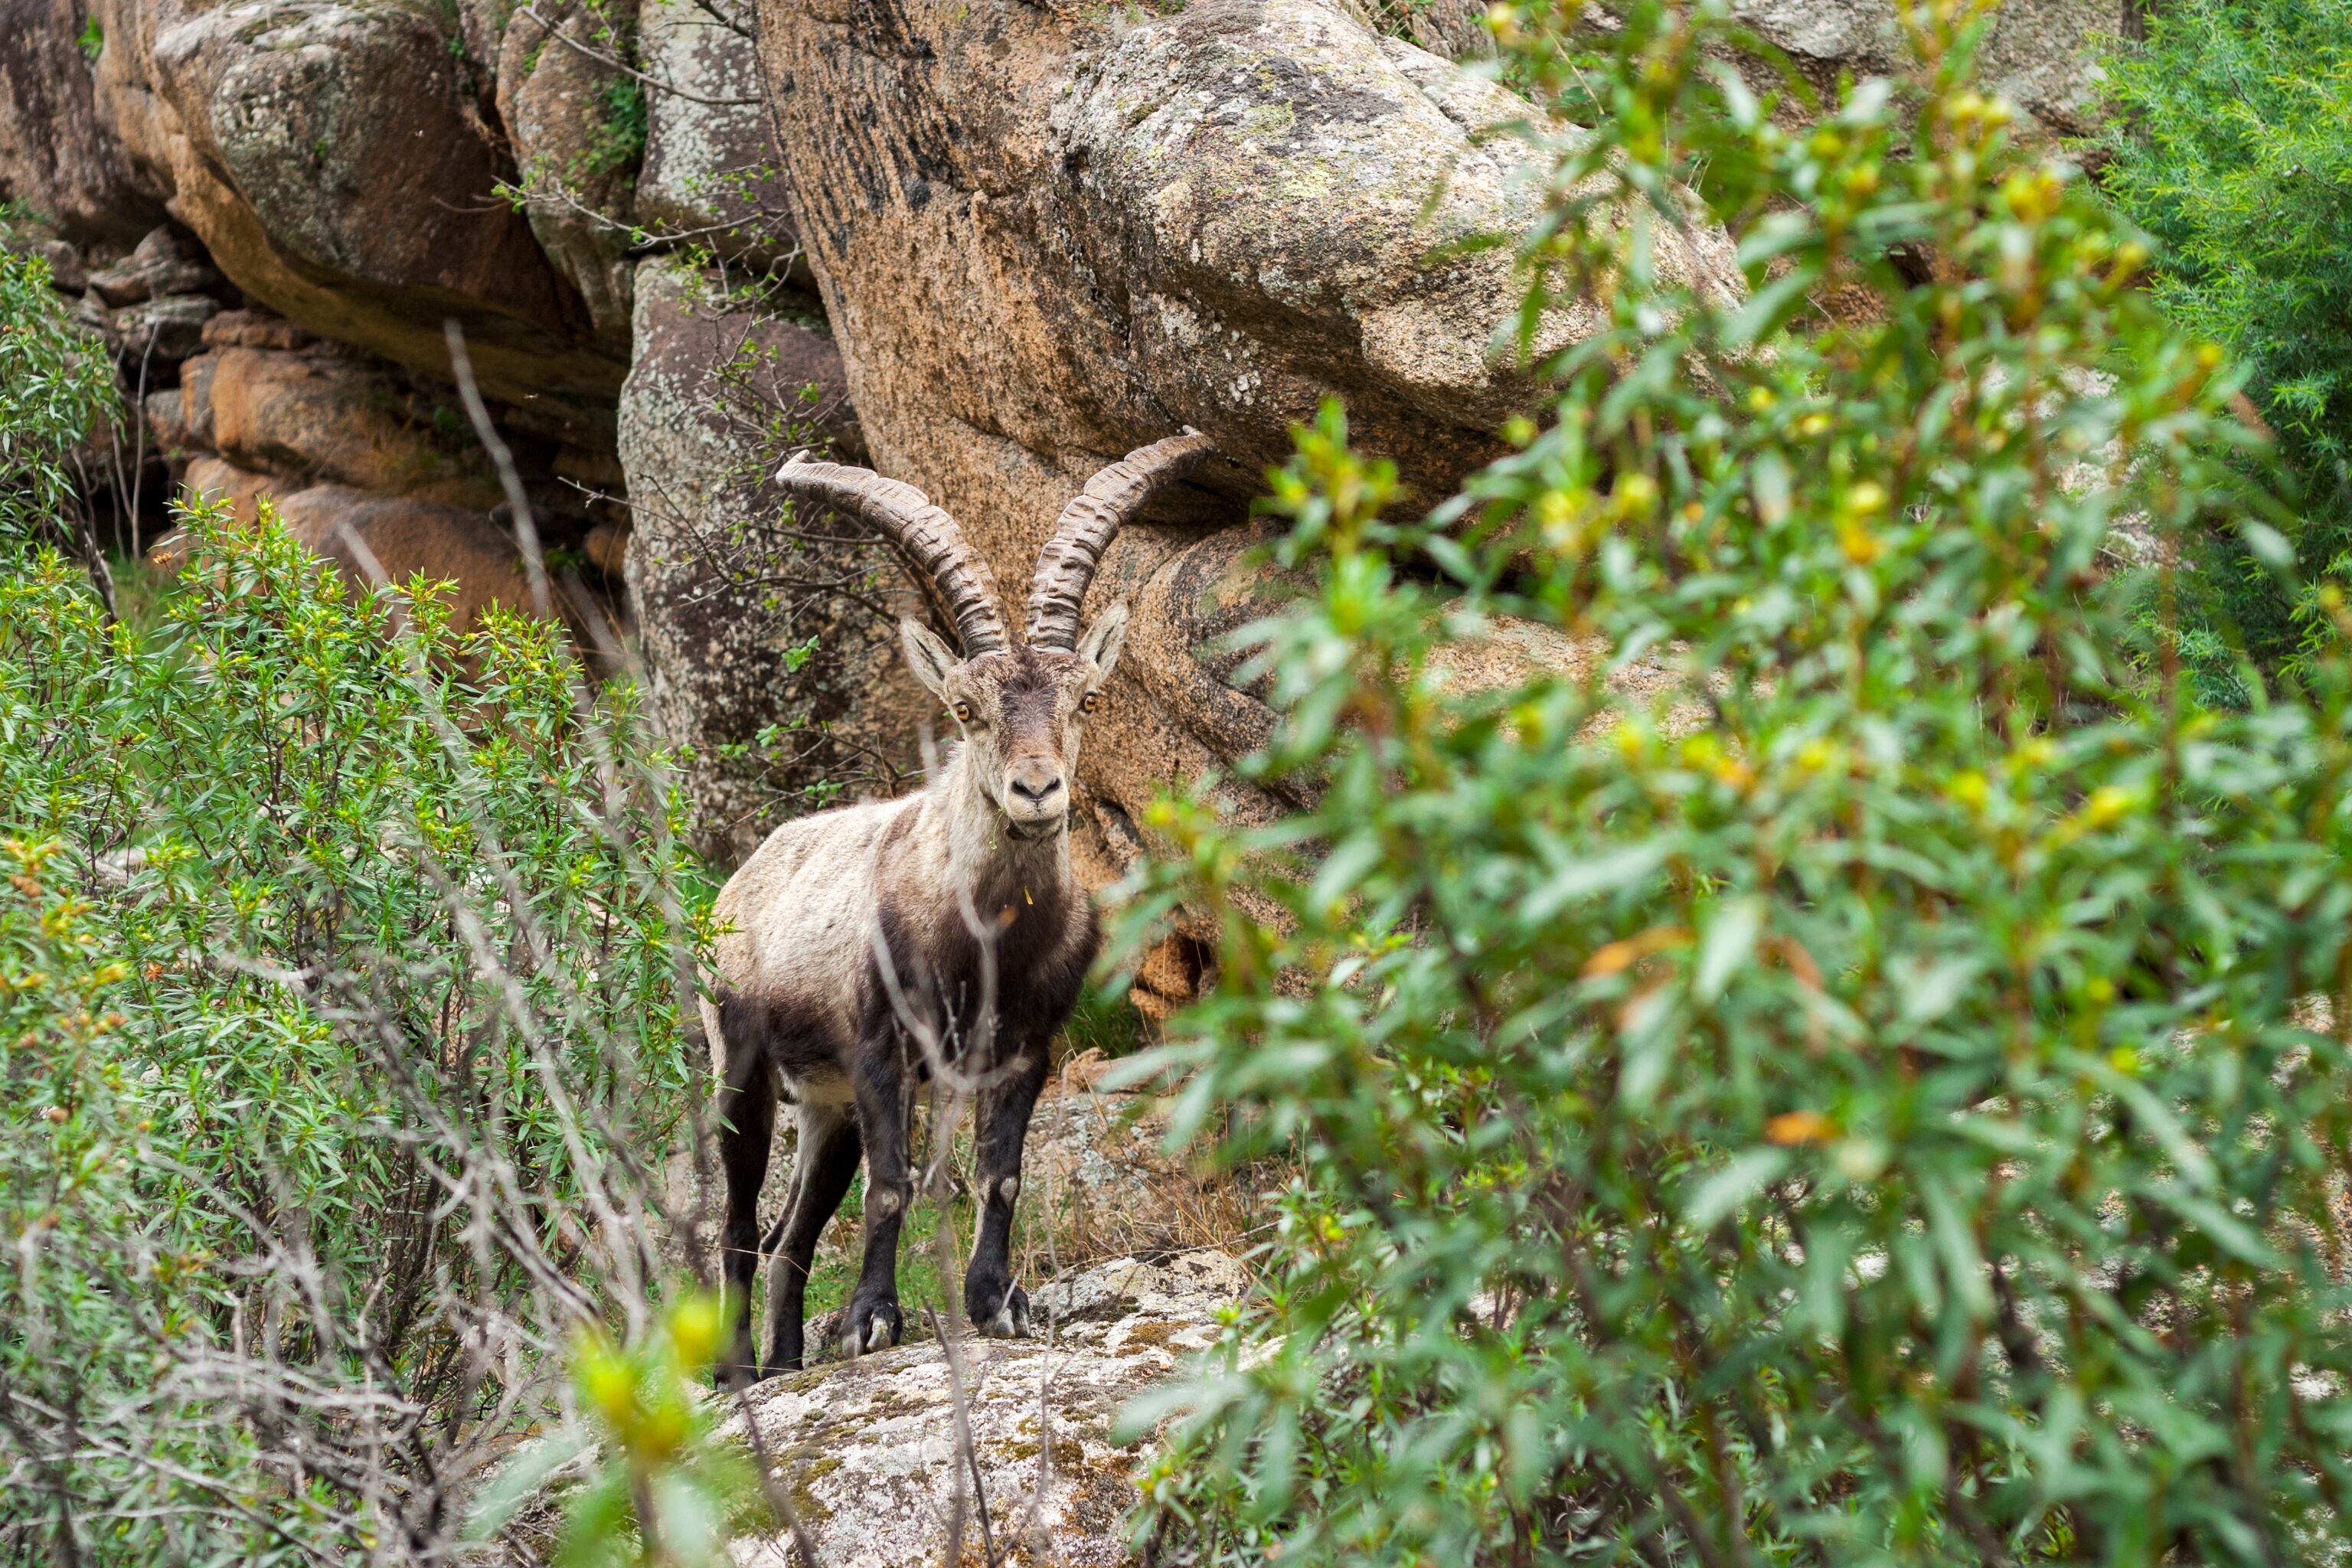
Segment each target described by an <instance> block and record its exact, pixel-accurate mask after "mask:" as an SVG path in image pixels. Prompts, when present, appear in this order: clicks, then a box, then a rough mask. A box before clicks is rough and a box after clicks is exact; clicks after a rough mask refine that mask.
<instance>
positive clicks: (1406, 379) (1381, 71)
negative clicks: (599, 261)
mask: <svg viewBox="0 0 2352 1568" xmlns="http://www.w3.org/2000/svg"><path fill="white" fill-rule="evenodd" d="M761 22H762V26H761V49H762V53H763V63H764V67H765V73H766V78H767V79H768V81H769V82H770V84H771V86H772V90H773V91H774V93H775V120H776V124H777V127H778V131H779V134H780V138H781V141H782V147H783V151H784V153H785V161H786V165H787V170H788V173H789V174H790V176H791V180H792V184H793V191H794V196H795V200H796V202H797V203H798V211H799V215H800V218H801V237H802V239H803V243H804V244H805V245H806V246H807V247H808V248H809V253H810V257H811V258H812V261H813V263H814V267H815V269H816V272H817V275H818V278H819V279H820V282H821V283H822V285H823V289H824V297H825V303H826V307H827V314H828V316H829V318H830V320H831V321H832V324H833V328H834V331H835V333H836V335H837V337H838V339H839V341H840V342H841V344H842V353H843V358H844V362H845V366H846V369H847V373H848V378H849V384H850V388H851V391H852V393H853V395H854V396H855V398H856V404H857V408H858V413H859V417H860V421H861V424H862V426H863V427H864V429H865V431H866V439H867V442H868V445H869V446H870V447H872V449H873V451H874V453H875V456H876V458H877V463H876V467H877V468H880V469H881V470H882V471H883V472H885V473H888V474H890V475H892V476H894V477H897V478H900V479H907V480H908V481H909V482H911V483H914V484H915V485H917V486H918V487H919V488H920V489H923V490H925V491H926V492H927V493H929V495H930V496H931V497H932V498H933V499H934V500H938V501H939V502H940V504H941V505H943V506H945V507H946V508H947V509H948V510H950V512H952V513H953V514H954V515H955V516H956V517H957V518H958V519H959V521H961V522H962V524H963V526H964V528H965V530H966V531H967V532H969V533H970V534H971V536H972V538H973V540H974V542H976V543H977V544H978V546H979V547H980V549H981V550H982V552H983V553H985V554H986V555H987V556H988V557H989V558H990V562H991V564H992V567H993V568H994V571H995V573H996V575H997V578H998V580H999V581H1000V582H1001V583H1003V584H1006V585H1007V588H1008V591H1009V594H1010V596H1011V597H1013V599H1014V600H1015V602H1016V605H1017V603H1018V601H1019V599H1020V598H1021V597H1022V596H1023V593H1024V589H1025V585H1026V584H1027V582H1028V579H1029V575H1030V573H1031V570H1032V567H1033V563H1034V559H1035V555H1036V552H1037V549H1038V547H1039V546H1040V545H1041V544H1042V543H1043V542H1044V540H1045V535H1046V533H1047V531H1049V530H1050V528H1051V526H1052V523H1053V520H1054V518H1055V514H1056V513H1057V512H1058V510H1060V508H1061V506H1062V504H1063V503H1064V501H1065V500H1067V498H1068V497H1069V496H1070V495H1071V494H1072V493H1073V492H1074V491H1075V490H1076V489H1077V488H1078V486H1079V485H1080V484H1081V483H1083V482H1084V480H1085V479H1086V478H1087V475H1088V474H1090V473H1091V472H1093V470H1094V469H1095V468H1097V467H1099V466H1100V465H1101V464H1102V463H1104V462H1106V461H1108V460H1109V459H1111V458H1116V457H1117V456H1118V455H1119V454H1121V453H1122V452H1124V451H1126V450H1127V449H1129V447H1134V446H1137V445H1140V444H1141V443H1142V442H1144V441H1146V440H1150V439H1154V438H1157V437H1161V436H1165V435H1168V434H1171V433H1172V432H1173V431H1174V430H1175V429H1176V428H1177V427H1178V426H1181V425H1187V424H1189V425H1192V426H1197V427H1199V428H1200V429H1202V430H1203V431H1205V432H1207V433H1208V434H1209V435H1211V436H1212V437H1214V438H1215V439H1216V441H1217V442H1218V445H1219V447H1220V449H1221V451H1222V452H1223V454H1224V456H1225V459H1226V460H1225V461H1224V463H1223V464H1222V465H1218V466H1212V467H1211V468H1208V469H1205V470H1203V471H1202V473H1201V474H1200V475H1199V476H1197V477H1196V479H1195V480H1194V481H1193V482H1192V484H1190V485H1188V486H1185V487H1181V488H1179V489H1175V490H1173V491H1171V492H1167V493H1164V494H1163V496H1162V497H1161V498H1160V501H1159V502H1158V503H1157V504H1156V505H1155V507H1154V509H1153V510H1151V511H1150V512H1149V513H1148V514H1147V515H1146V516H1145V518H1144V519H1143V520H1142V522H1141V524H1140V525H1139V526H1137V527H1133V528H1130V529H1129V531H1128V532H1127V534H1126V535H1125V536H1124V537H1123V538H1122V539H1121V541H1120V542H1119V543H1118V545H1117V546H1115V547H1114V549H1113V550H1112V552H1111V553H1110V555H1109V557H1108V560H1107V561H1106V563H1105V566H1104V569H1103V572H1102V574H1101V575H1100V577H1099V578H1098V579H1097V586H1096V588H1095V601H1094V602H1095V603H1096V604H1097V605H1100V604H1102V603H1104V602H1107V601H1108V599H1109V598H1111V597H1113V596H1115V595H1121V594H1129V595H1133V594H1139V593H1142V592H1143V591H1144V590H1145V589H1146V585H1147V584H1151V583H1152V582H1153V581H1154V579H1155V577H1156V576H1157V574H1160V572H1161V570H1162V569H1163V568H1164V567H1166V566H1167V565H1168V563H1170V561H1171V558H1173V557H1175V556H1176V555H1178V554H1179V553H1180V552H1184V551H1186V550H1188V549H1191V548H1192V547H1194V546H1196V545H1198V544H1200V542H1202V540H1203V539H1204V538H1208V537H1211V536H1213V535H1218V534H1221V533H1222V532H1224V531H1231V530H1233V529H1234V528H1235V527H1237V526H1238V525H1240V524H1241V523H1242V522H1243V521H1244V515H1245V502H1246V500H1247V498H1248V497H1249V496H1251V495H1252V494H1254V493H1255V490H1256V488H1257V484H1258V479H1257V476H1258V474H1259V473H1260V472H1261V471H1262V470H1263V469H1264V468H1265V467H1266V466H1268V465H1270V464H1273V463H1276V462H1279V461H1281V460H1282V459H1283V458H1285V457H1286V456H1287V454H1288V451H1289V436H1288V430H1289V426H1291V425H1293V424H1294V423H1297V422H1298V421H1301V420H1305V419H1307V418H1309V417H1311V416H1313V414H1314V413H1315V410H1316V408H1317V406H1318V404H1319V403H1320V402H1321V401H1322V400H1323V399H1324V398H1325V397H1327V396H1334V395H1336V396H1338V397H1340V398H1342V399H1343V400H1344V401H1345V402H1346V404H1347V407H1348V412H1349V423H1350V427H1351V430H1352V432H1353V433H1354V435H1355V437H1357V439H1358V440H1359V441H1360V443H1361V444H1362V445H1364V446H1365V447H1368V448H1370V449H1371V450H1374V451H1378V452H1381V453H1383V454H1386V455H1389V456H1391V457H1393V458H1395V460H1396V462H1397V464H1398V467H1399V469H1400V473H1401V476H1402V479H1403V480H1404V482H1405V484H1406V485H1407V486H1408V487H1409V494H1410V495H1411V496H1412V497H1417V498H1419V499H1420V500H1424V501H1432V500H1436V499H1438V498H1440V497H1442V496H1444V495H1445V494H1447V493H1449V492H1450V491H1451V489H1453V487H1454V485H1455V484H1456V483H1457V482H1458V480H1459V479H1461V478H1462V477H1463V476H1464V475H1465V474H1466V473H1468V472H1470V471H1471V470H1472V469H1474V468H1476V467H1478V466H1479V465H1481V464H1482V463H1484V462H1486V460H1488V459H1489V458H1491V457H1493V456H1494V455H1496V452H1497V451H1498V449H1499V443H1498V440H1497V437H1496V431H1497V429H1498V427H1499V426H1500V425H1501V424H1502V422H1503V421H1504V420H1505V419H1506V418H1507V416H1509V415H1510V414H1512V413H1513V412H1515V411H1516V410H1517V409H1518V408H1520V407H1521V406H1523V405H1525V404H1527V403H1528V401H1529V400H1530V399H1531V398H1532V397H1533V395H1534V389H1533V386H1532V384H1531V383H1530V382H1529V380H1528V378H1527V377H1526V376H1525V375H1524V374H1521V373H1520V372H1519V370H1518V369H1517V365H1516V364H1515V363H1514V361H1513V360H1512V358H1511V356H1510V355H1509V354H1508V353H1506V352H1498V351H1497V349H1496V336H1497V331H1498V329H1501V328H1503V327H1504V325H1505V323H1506V322H1507V321H1509V320H1510V319H1511V317H1512V315H1513V312H1514V311H1515V310H1516V309H1517V302H1518V300H1519V292H1520V291H1519V289H1518V287H1517V282H1516V280H1515V279H1514V276H1513V269H1512V262H1511V260H1510V258H1509V256H1508V254H1507V252H1496V251H1492V250H1488V251H1483V252H1469V253H1465V252H1461V251H1448V250H1447V249H1446V248H1445V247H1447V245H1448V244H1449V242H1452V241H1456V240H1461V239H1465V238H1468V237H1473V236H1476V235H1480V234H1488V233H1504V234H1509V233H1513V232H1516V231H1517V230H1519V229H1520V228H1522V227H1523V226H1525V225H1526V224H1527V223H1528V222H1529V221H1530V219H1531V218H1532V216H1534V214H1535V212H1536V210H1537V205H1538V199H1539V197H1538V192H1537V191H1536V190H1535V189H1533V188H1532V187H1531V186H1530V185H1528V184H1527V183H1526V182H1525V181H1524V179H1523V178H1522V177H1521V176H1520V175H1519V174H1518V172H1517V168H1516V166H1515V163H1514V160H1513V158H1512V156H1511V153H1510V150H1509V146H1508V144H1507V142H1497V141H1492V140H1488V139H1486V138H1484V137H1482V136H1481V134H1480V133H1481V132H1485V131H1486V130H1487V129H1488V128H1490V127H1491V126H1493V125H1494V124H1496V122H1497V121H1503V120H1507V119H1509V118H1511V117H1513V116H1515V115H1520V116H1523V115H1527V114H1528V113H1531V112H1532V111H1531V110H1529V109H1528V106H1527V105H1526V104H1525V103H1524V102H1521V101H1519V100H1516V99H1513V98H1511V97H1510V95H1509V94H1507V93H1505V92H1504V91H1503V90H1502V89H1499V88H1497V87H1495V86H1494V85H1493V84H1492V83H1489V82H1486V81H1483V80H1480V79H1475V78H1473V77H1471V76H1469V75H1467V74H1466V73H1465V72H1464V71H1462V70H1461V69H1459V68H1456V67H1454V66H1453V65H1452V64H1450V63H1448V62H1447V61H1445V60H1444V59H1442V58H1438V57H1437V56H1434V55H1432V54H1429V53H1427V52H1425V51H1423V50H1422V49H1420V48H1417V47H1414V46H1412V45H1411V44H1408V43H1405V42H1403V41H1402V40H1399V39H1395V38H1382V37H1379V36H1378V35H1376V34H1375V33H1374V32H1373V31H1372V30H1371V29H1370V27H1368V26H1366V25H1365V24H1364V23H1363V22H1362V21H1361V20H1360V19H1358V18H1357V17H1356V16H1351V15H1349V14H1347V13H1345V12H1343V11H1341V10H1340V9H1338V8H1336V7H1335V5H1332V4H1330V3H1328V0H1196V3H1195V4H1192V5H1186V6H1185V7H1183V8H1182V9H1181V10H1178V11H1171V12H1168V13H1165V14H1162V13H1159V12H1146V13H1136V12H1132V11H1129V12H1114V13H1112V14H1110V15H1108V16H1105V15H1103V14H1101V13H1098V12H1091V11H1087V12H1081V11H1078V10H1076V9H1075V8H1070V7H1055V6H1041V5H1028V4H1024V3H1022V0H981V3H978V4H972V3H968V0H906V3H899V0H887V3H886V0H824V3H819V0H761ZM1660 264H1661V265H1662V266H1663V267H1664V268H1666V269H1668V270H1669V271H1675V272H1679V273H1681V274H1682V275H1684V276H1685V277H1688V278H1690V279H1693V280H1695V281H1697V282H1700V283H1702V284H1704V285H1706V286H1711V287H1717V288H1722V289H1735V288H1737V287H1738V272H1737V268H1735V266H1734V265H1733V260H1732V257H1731V253H1730V248H1729V246H1728V243H1727V240H1726V239H1725V237H1723V236H1721V235H1720V234H1709V233H1706V232H1704V231H1702V232H1700V233H1699V234H1698V235H1696V237H1694V238H1693V239H1692V240H1691V241H1689V242H1687V243H1685V241H1683V240H1681V239H1679V238H1675V237H1668V238H1667V239H1666V240H1665V241H1664V246H1663V249H1662V252H1661V258H1660ZM1600 320H1601V312H1600V310H1599V307H1598V306H1597V305H1595V304H1593V303H1591V302H1589V301H1587V302H1577V303H1574V304H1572V305H1570V307H1569V308H1567V309H1564V310H1561V311H1559V312H1558V313H1557V314H1556V315H1555V317H1554V319H1553V320H1551V321H1549V322H1548V323H1547V325H1546V337H1547V341H1548V342H1549V343H1558V342H1565V341H1567V340H1569V339H1570V338H1572V337H1574V336H1576V335H1578V334H1580V333H1583V332H1586V331H1591V330H1592V329H1593V327H1594V326H1596V325H1597V324H1598V322H1599V321H1600ZM1407 504H1410V502H1408V503H1407ZM1229 543H1230V542H1229ZM1217 549H1218V550H1219V551H1220V552H1222V551H1223V550H1225V549H1226V546H1225V545H1220V546H1218V547H1217ZM1237 569H1238V568H1236V567H1234V564H1233V563H1232V562H1230V561H1227V560H1225V559H1224V558H1223V555H1222V554H1221V555H1220V557H1219V560H1218V561H1217V562H1215V563H1206V562H1196V563H1194V565H1193V566H1191V567H1183V568H1178V569H1177V570H1178V571H1179V572H1180V573H1182V574H1189V576H1191V577H1202V578H1203V580H1206V579H1208V578H1220V577H1223V575H1225V574H1227V573H1228V572H1229V571H1230V570H1237ZM1165 596H1166V595H1163V597H1165ZM1189 614H1190V612H1181V613H1180V612H1179V611H1178V610H1176V609H1175V607H1174V606H1173V605H1170V606H1168V607H1167V608H1166V609H1165V611H1164V612H1163V613H1161V614H1160V616H1158V619H1157V620H1156V621H1155V618H1154V615H1153V614H1152V613H1150V612H1147V613H1146V614H1145V615H1144V616H1141V617H1139V619H1140V623H1141V624H1139V626H1138V627H1137V632H1136V634H1135V635H1136V637H1138V638H1139V639H1140V642H1139V644H1138V645H1137V647H1138V651H1137V652H1135V653H1131V654H1130V655H1129V658H1126V659H1124V660H1122V662H1121V664H1120V667H1119V674H1118V677H1117V678H1115V679H1114V682H1113V686H1112V689H1111V691H1110V693H1109V695H1110V699H1111V700H1110V704H1109V710H1108V712H1107V713H1106V715H1105V717H1104V719H1103V720H1102V721H1099V722H1097V725H1096V726H1095V728H1094V730H1093V731H1092V732H1090V734H1089V736H1088V741H1087V750H1086V753H1085V756H1084V757H1083V758H1082V760H1081V771H1082V774H1083V777H1084V782H1085V783H1086V784H1087V788H1088V790H1089V792H1090V793H1091V795H1093V797H1094V800H1095V803H1096V808H1095V812H1094V814H1093V818H1092V820H1091V821H1090V822H1089V823H1087V837H1086V838H1085V839H1082V841H1081V842H1080V844H1079V846H1078V850H1079V857H1080V860H1081V863H1082V864H1083V865H1086V866H1087V868H1089V871H1090V873H1092V874H1095V875H1100V874H1102V872H1103V871H1104V870H1105V869H1107V868H1108V863H1111V862H1115V861H1116V860H1117V859H1118V858H1119V856H1120V854H1121V852H1122V850H1123V849H1126V848H1129V847H1131V846H1132V845H1133V844H1134V842H1135V841H1136V834H1135V828H1134V824H1136V823H1138V822H1139V821H1140V820H1141V818H1142V815H1143V811H1144V809H1145V807H1146V806H1147V805H1149V803H1150V799H1151V797H1152V796H1153V795H1155V794H1157V793H1158V792H1159V791H1160V789H1162V788H1164V787H1166V786H1167V785H1168V784H1170V783H1171V781H1174V780H1178V779H1184V778H1191V777H1197V776H1199V774H1200V773H1202V771H1203V770H1204V769H1206V768H1208V767H1210V766H1213V765H1218V764H1221V763H1225V762H1229V761H1230V760H1231V759H1232V757H1233V756H1234V755H1235V754H1236V752H1234V751H1233V750H1231V749H1228V747H1229V745H1230V743H1231V738H1230V737H1227V736H1226V735H1225V734H1224V733H1223V732H1224V731H1227V730H1230V729H1231V728H1232V719H1233V713H1234V712H1238V711H1240V710H1238V709H1236V708H1235V706H1234V700H1232V699H1230V698H1229V697H1228V696H1224V695H1220V694H1219V691H1218V690H1217V688H1218V687H1219V686H1220V685H1221V684H1222V683H1221V682H1219V681H1217V680H1215V679H1208V678H1203V677H1202V675H1201V673H1200V671H1199V670H1198V669H1197V668H1194V667H1193V666H1194V662H1195V661H1192V659H1191V658H1190V656H1189V655H1185V656H1183V662H1181V663H1180V664H1168V663H1163V662H1162V658H1163V656H1164V657H1165V658H1177V657H1178V654H1177V652H1176V650H1178V649H1180V648H1190V647H1194V646H1195V645H1197V644H1199V643H1200V642H1201V641H1202V636H1201V635H1199V632H1198V628H1196V627H1193V626H1191V625H1190V624H1189V623H1187V622H1186V616H1188V615H1189ZM1171 616H1173V617H1175V619H1174V620H1173V621H1171V620H1170V618H1169V617H1171ZM1216 618H1217V617H1215V616H1212V617H1211V619H1216ZM1180 623H1184V624H1180ZM1171 703H1178V704H1192V705H1193V706H1191V707H1186V706H1171ZM1229 710H1230V711H1229ZM1244 749H1245V748H1244Z"/></svg>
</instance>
